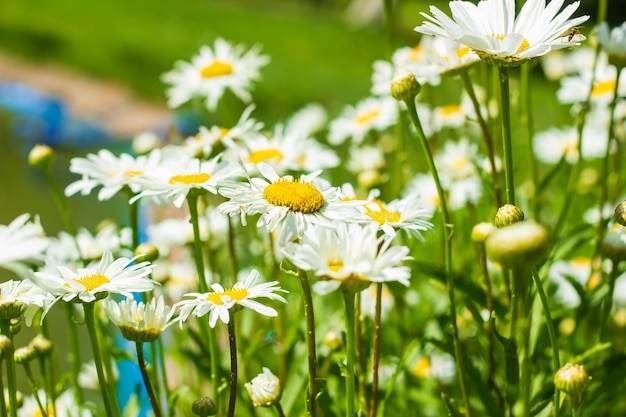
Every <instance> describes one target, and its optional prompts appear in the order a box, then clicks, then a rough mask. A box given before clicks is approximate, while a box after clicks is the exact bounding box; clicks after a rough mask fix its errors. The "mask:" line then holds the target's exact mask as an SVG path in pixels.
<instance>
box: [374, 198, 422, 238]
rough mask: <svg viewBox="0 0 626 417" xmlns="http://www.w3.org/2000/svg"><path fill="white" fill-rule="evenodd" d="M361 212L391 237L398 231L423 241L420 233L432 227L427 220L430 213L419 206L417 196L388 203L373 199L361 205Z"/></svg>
mask: <svg viewBox="0 0 626 417" xmlns="http://www.w3.org/2000/svg"><path fill="white" fill-rule="evenodd" d="M363 210H364V213H365V215H366V216H367V217H369V218H370V219H371V221H373V222H374V223H376V224H378V225H379V226H380V229H381V230H382V231H383V232H384V233H385V234H387V235H389V236H392V237H393V236H395V235H396V229H400V230H404V231H405V232H407V233H408V234H409V235H411V236H413V237H415V238H417V239H419V240H421V241H424V237H423V236H422V233H421V232H423V231H426V230H429V229H432V227H433V225H432V223H430V222H429V221H428V220H427V219H430V218H431V217H432V212H431V211H429V210H426V209H424V208H423V207H422V206H421V205H420V204H419V197H418V195H417V194H409V195H407V196H405V197H403V198H400V199H397V200H393V201H391V202H389V203H384V202H383V201H381V200H379V199H374V200H372V201H371V202H370V203H368V204H365V205H363Z"/></svg>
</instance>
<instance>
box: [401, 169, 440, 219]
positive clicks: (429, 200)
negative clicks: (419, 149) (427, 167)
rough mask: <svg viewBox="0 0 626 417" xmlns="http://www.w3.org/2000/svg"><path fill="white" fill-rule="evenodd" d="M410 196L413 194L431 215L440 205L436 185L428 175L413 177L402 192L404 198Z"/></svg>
mask: <svg viewBox="0 0 626 417" xmlns="http://www.w3.org/2000/svg"><path fill="white" fill-rule="evenodd" d="M410 194H415V195H416V196H417V197H418V200H419V203H420V205H421V206H422V207H424V209H425V210H428V211H429V212H431V213H434V212H435V211H436V210H437V209H438V208H439V206H440V205H441V201H440V200H439V193H438V192H437V185H436V184H435V181H434V180H433V177H432V176H431V175H430V174H417V175H416V176H415V177H413V179H411V181H409V184H408V185H407V186H406V188H405V190H404V192H403V195H404V196H407V195H410Z"/></svg>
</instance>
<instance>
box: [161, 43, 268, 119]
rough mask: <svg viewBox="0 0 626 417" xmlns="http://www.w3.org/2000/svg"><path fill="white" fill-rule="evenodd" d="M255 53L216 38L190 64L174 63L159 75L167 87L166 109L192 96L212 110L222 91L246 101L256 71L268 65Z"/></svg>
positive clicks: (174, 106)
mask: <svg viewBox="0 0 626 417" xmlns="http://www.w3.org/2000/svg"><path fill="white" fill-rule="evenodd" d="M259 50H260V48H258V47H254V48H252V49H250V50H248V51H245V46H244V45H233V44H231V43H229V42H227V41H225V40H224V39H221V38H218V39H216V40H215V44H214V46H213V48H210V47H208V46H203V47H202V48H200V51H199V53H198V55H196V56H194V57H193V58H192V59H191V62H190V63H189V62H183V61H178V62H177V63H176V65H175V68H174V70H172V71H170V72H168V73H165V74H163V76H162V79H163V81H164V82H165V83H167V84H169V85H171V87H170V88H168V89H167V91H166V94H167V98H168V101H167V104H168V106H169V107H171V108H176V107H179V106H181V105H182V104H184V103H186V102H187V101H189V100H191V99H192V98H193V97H201V98H205V99H206V106H207V108H208V109H209V110H215V109H216V108H217V104H218V102H219V100H220V99H221V98H222V96H223V95H224V92H225V91H226V90H231V91H232V92H233V93H234V94H235V95H236V96H237V97H239V98H240V99H241V100H243V101H246V102H248V101H250V99H251V96H250V90H251V89H252V85H253V81H256V80H258V79H259V78H260V73H259V70H260V69H261V67H263V66H265V65H266V64H267V63H268V62H269V57H268V56H266V55H261V54H260V53H259Z"/></svg>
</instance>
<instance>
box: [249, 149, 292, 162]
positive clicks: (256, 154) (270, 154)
mask: <svg viewBox="0 0 626 417" xmlns="http://www.w3.org/2000/svg"><path fill="white" fill-rule="evenodd" d="M283 156H284V155H283V154H282V152H281V151H279V150H278V149H260V150H258V151H253V152H250V155H248V162H252V163H253V164H255V165H256V164H258V163H259V162H263V161H267V160H269V159H277V160H279V161H280V160H281V159H283Z"/></svg>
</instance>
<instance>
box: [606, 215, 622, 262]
mask: <svg viewBox="0 0 626 417" xmlns="http://www.w3.org/2000/svg"><path fill="white" fill-rule="evenodd" d="M602 255H604V256H605V257H606V258H609V259H611V260H613V261H617V262H619V261H623V260H624V259H626V227H624V226H622V225H619V224H617V223H614V224H613V226H611V228H610V229H609V231H608V232H607V233H606V235H604V240H603V241H602Z"/></svg>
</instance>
